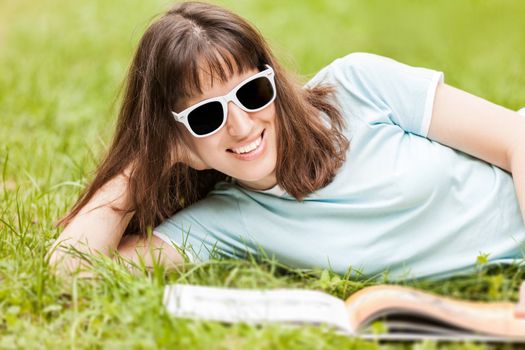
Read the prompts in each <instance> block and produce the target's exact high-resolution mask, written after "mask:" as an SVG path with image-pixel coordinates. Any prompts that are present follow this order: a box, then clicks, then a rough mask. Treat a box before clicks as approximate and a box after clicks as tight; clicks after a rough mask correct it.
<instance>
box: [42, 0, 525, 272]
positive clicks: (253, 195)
mask: <svg viewBox="0 0 525 350" xmlns="http://www.w3.org/2000/svg"><path fill="white" fill-rule="evenodd" d="M524 134H525V119H523V117H521V116H520V115H519V114H518V113H516V112H513V111H510V110H508V109H505V108H503V107H500V106H497V105H494V104H492V103H490V102H488V101H485V100H483V99H481V98H478V97H475V96H473V95H470V94H468V93H466V92H463V91H461V90H458V89H455V88H453V87H451V86H448V85H446V84H444V83H443V74H442V73H441V72H437V71H434V70H430V69H425V68H417V67H410V66H407V65H404V64H402V63H399V62H396V61H394V60H391V59H388V58H385V57H381V56H377V55H373V54H367V53H354V54H350V55H348V56H346V57H344V58H341V59H338V60H336V61H334V62H333V63H331V64H330V65H328V66H327V67H326V68H324V69H323V70H321V71H320V72H319V73H318V74H317V75H316V76H315V77H314V78H313V79H312V80H311V81H310V82H308V84H307V85H306V86H305V87H304V88H303V87H302V86H300V85H299V84H297V83H296V82H295V81H294V80H293V79H292V78H291V77H290V75H288V74H287V73H286V72H285V71H284V70H283V69H282V68H281V67H280V65H279V63H278V62H277V61H276V60H275V58H274V56H273V55H272V53H271V51H270V49H269V48H268V46H267V44H266V43H265V41H264V39H263V38H262V37H261V35H260V34H259V33H258V32H257V31H256V30H255V29H254V28H253V27H252V26H250V25H249V24H248V23H247V22H246V21H244V20H243V19H241V18H239V17H238V16H236V15H234V14H232V13H230V12H229V11H227V10H224V9H222V8H219V7H216V6H212V5H208V4H203V3H194V2H188V3H183V4H179V5H177V6H175V7H174V8H173V9H172V10H170V11H168V12H167V13H166V14H165V15H164V16H163V17H161V18H160V19H158V20H157V21H156V22H154V23H153V24H152V25H151V26H150V27H149V28H148V30H147V31H146V33H145V34H144V36H143V38H142V39H141V41H140V44H139V47H138V50H137V52H136V54H135V57H134V60H133V63H132V65H131V68H130V70H129V74H128V79H127V87H126V92H125V95H124V99H123V103H122V107H121V110H120V114H119V120H118V125H117V130H116V134H115V136H114V140H113V143H112V145H111V147H110V148H109V150H108V153H107V155H106V158H105V159H104V161H103V162H102V163H101V164H100V166H99V167H98V170H97V173H96V176H95V178H94V180H93V182H92V183H91V184H90V185H89V186H88V188H87V189H86V191H85V192H84V193H83V195H82V196H81V198H80V199H79V201H78V202H77V203H76V204H75V206H74V207H73V208H72V210H71V211H70V212H69V213H68V214H67V215H66V216H65V217H64V218H63V219H61V221H60V224H61V225H63V226H65V229H64V230H63V232H62V233H61V235H60V237H59V238H58V239H57V242H56V243H55V245H54V247H53V250H52V255H51V262H52V263H53V264H56V265H58V266H59V267H61V268H63V269H65V270H70V269H72V268H75V267H76V266H77V264H78V263H77V261H75V260H74V259H73V258H71V257H69V256H67V255H65V254H64V253H63V249H60V248H63V247H68V246H73V247H75V248H77V249H84V250H87V251H97V252H100V253H103V254H108V255H111V254H113V252H114V251H115V250H118V252H119V253H120V254H121V255H123V256H124V257H126V258H129V259H131V260H134V261H138V260H139V259H141V258H143V259H145V261H146V263H147V264H150V265H151V264H152V263H153V261H152V259H159V261H160V262H161V263H162V264H164V265H166V266H167V267H172V266H174V265H177V264H181V263H183V260H184V259H183V255H185V254H186V255H187V258H188V259H190V260H194V261H198V260H206V259H208V258H210V255H212V253H214V252H218V253H220V254H223V255H226V256H231V257H242V256H244V255H246V254H248V253H249V254H256V255H257V254H268V255H273V256H275V257H276V258H277V259H279V260H280V261H282V262H284V263H287V264H290V265H293V266H298V267H323V268H328V267H329V268H332V269H333V270H334V271H336V272H339V273H345V272H346V271H347V270H348V269H349V268H353V269H359V270H361V271H362V272H363V273H364V274H367V275H373V274H378V273H381V272H383V271H385V270H388V271H389V272H390V277H391V278H392V279H401V278H408V277H426V276H432V277H443V276H446V275H448V274H451V273H458V272H461V271H468V269H469V268H471V267H472V266H473V265H474V263H475V261H476V257H477V256H478V255H479V254H480V253H482V254H488V257H489V259H490V261H493V262H498V261H510V260H513V259H517V258H521V257H522V255H521V243H522V242H523V241H524V239H525V226H524V224H523V219H522V216H523V214H525V212H523V211H522V212H521V213H520V209H519V202H521V203H522V204H523V207H524V208H525V203H524V201H525V187H524V186H525V152H523V151H524V148H525V142H524V141H523V139H522V137H521V135H524ZM463 152H464V153H463ZM511 174H512V176H511ZM513 181H514V182H513ZM151 228H153V235H152V236H148V235H147V234H146V233H147V232H148V230H151Z"/></svg>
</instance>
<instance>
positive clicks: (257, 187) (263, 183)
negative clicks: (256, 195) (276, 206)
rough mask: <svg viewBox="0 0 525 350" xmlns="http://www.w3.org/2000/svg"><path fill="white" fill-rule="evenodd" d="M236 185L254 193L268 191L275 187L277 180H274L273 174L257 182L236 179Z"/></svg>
mask: <svg viewBox="0 0 525 350" xmlns="http://www.w3.org/2000/svg"><path fill="white" fill-rule="evenodd" d="M236 181H237V183H238V184H239V185H241V186H242V187H244V188H247V189H249V190H254V191H264V190H268V189H270V188H272V187H274V186H275V185H277V179H276V178H275V174H271V175H269V176H267V177H265V178H264V179H261V180H257V181H245V180H238V179H236Z"/></svg>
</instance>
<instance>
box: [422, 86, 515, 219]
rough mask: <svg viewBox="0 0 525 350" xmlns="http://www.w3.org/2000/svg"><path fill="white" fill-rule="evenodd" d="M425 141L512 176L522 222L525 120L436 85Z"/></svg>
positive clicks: (494, 106) (503, 109) (507, 111)
mask: <svg viewBox="0 0 525 350" xmlns="http://www.w3.org/2000/svg"><path fill="white" fill-rule="evenodd" d="M428 138H429V139H432V140H435V141H437V142H439V143H441V144H444V145H447V146H449V147H451V148H455V149H457V150H460V151H462V152H465V153H468V154H470V155H472V156H474V157H477V158H479V159H482V160H484V161H486V162H488V163H491V164H494V165H496V166H498V167H500V168H502V169H504V170H506V171H508V172H510V173H511V174H512V177H513V180H514V186H515V188H516V193H517V196H518V200H519V204H520V208H521V213H522V217H523V218H524V220H525V118H524V117H523V116H520V115H519V114H518V113H517V112H514V111H511V110H509V109H506V108H504V107H502V106H499V105H496V104H494V103H491V102H489V101H487V100H484V99H482V98H480V97H477V96H474V95H471V94H469V93H467V92H465V91H462V90H459V89H456V88H454V87H452V86H449V85H446V84H439V85H438V87H437V91H436V96H435V100H434V106H433V112H432V119H431V124H430V129H429V132H428Z"/></svg>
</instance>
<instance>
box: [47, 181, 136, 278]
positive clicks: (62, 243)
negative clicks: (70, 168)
mask: <svg viewBox="0 0 525 350" xmlns="http://www.w3.org/2000/svg"><path fill="white" fill-rule="evenodd" d="M127 181H128V178H127V176H125V175H124V174H122V175H119V176H117V177H115V178H114V179H112V180H110V181H109V182H108V183H107V184H105V185H104V186H103V187H102V188H101V189H100V190H99V191H98V192H97V193H96V194H95V195H94V196H93V198H92V199H91V200H90V201H89V202H88V204H87V205H86V206H85V207H83V208H82V209H81V210H80V212H79V213H78V214H77V215H76V216H75V217H74V218H73V220H72V221H71V222H70V223H69V224H68V225H67V226H66V227H65V228H64V230H63V231H62V233H61V234H60V236H59V237H58V239H57V240H56V241H55V243H54V244H53V246H52V248H51V250H50V253H51V256H50V264H51V265H54V266H56V267H58V268H59V270H64V271H66V272H71V271H73V270H75V269H76V268H78V267H79V266H80V261H79V260H78V259H74V258H73V257H72V256H71V255H68V254H66V253H65V249H64V248H67V247H74V248H75V249H78V250H79V251H81V252H85V253H95V252H99V253H102V254H105V255H111V254H112V253H113V251H114V250H115V249H116V248H117V247H118V245H119V242H120V240H121V238H122V235H123V233H124V230H125V229H126V226H127V225H128V223H129V221H130V220H131V217H132V216H133V213H129V214H127V215H124V214H123V213H120V212H117V211H114V210H113V209H111V208H110V205H113V206H117V207H124V206H125V205H126V204H127V201H128V195H127V184H128V182H127Z"/></svg>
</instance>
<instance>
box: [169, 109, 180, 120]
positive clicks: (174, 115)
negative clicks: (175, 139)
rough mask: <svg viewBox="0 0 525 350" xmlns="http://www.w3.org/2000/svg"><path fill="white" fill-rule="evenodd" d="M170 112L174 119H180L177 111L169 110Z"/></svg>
mask: <svg viewBox="0 0 525 350" xmlns="http://www.w3.org/2000/svg"><path fill="white" fill-rule="evenodd" d="M171 114H173V118H175V120H176V121H180V120H181V116H180V115H178V114H177V113H175V112H173V111H171Z"/></svg>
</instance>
